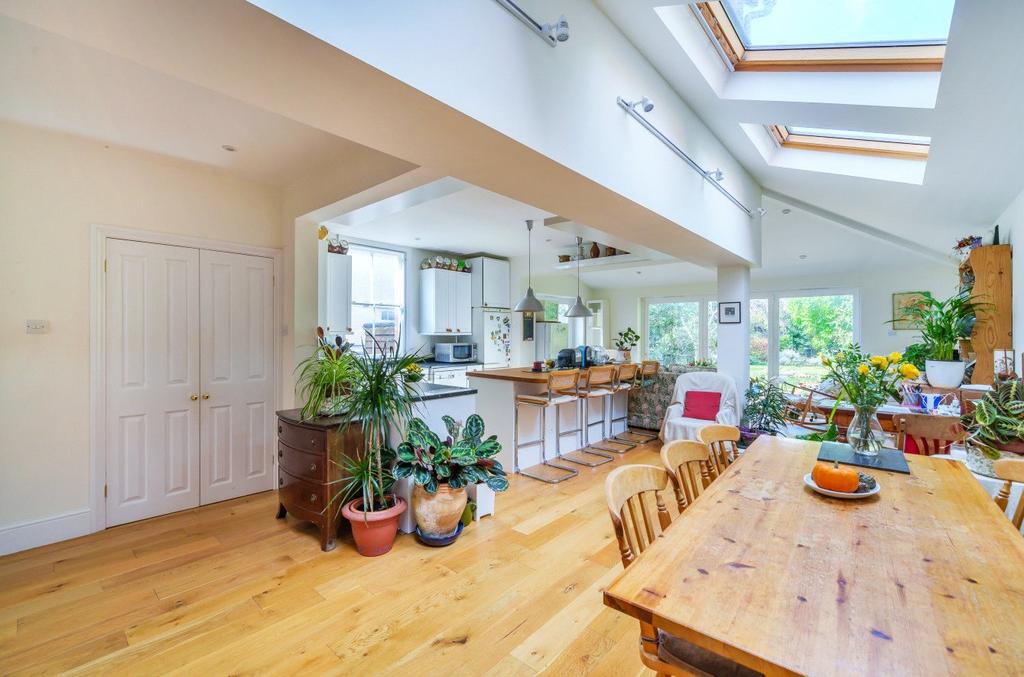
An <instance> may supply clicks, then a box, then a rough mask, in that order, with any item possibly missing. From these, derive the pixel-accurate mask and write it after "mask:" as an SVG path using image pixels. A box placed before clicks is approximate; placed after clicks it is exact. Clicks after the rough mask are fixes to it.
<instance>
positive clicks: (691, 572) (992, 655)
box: [604, 436, 1024, 675]
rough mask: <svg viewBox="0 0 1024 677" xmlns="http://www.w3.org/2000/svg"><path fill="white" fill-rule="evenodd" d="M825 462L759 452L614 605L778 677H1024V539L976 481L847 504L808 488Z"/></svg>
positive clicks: (959, 478) (673, 530)
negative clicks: (810, 475) (1023, 676)
mask: <svg viewBox="0 0 1024 677" xmlns="http://www.w3.org/2000/svg"><path fill="white" fill-rule="evenodd" d="M818 449H819V444H818V443H816V442H803V441H799V440H789V439H784V438H777V437H769V436H762V437H760V438H758V440H757V441H756V442H754V444H752V445H751V446H750V448H749V449H747V451H746V453H744V454H743V455H742V456H741V457H740V458H739V459H738V460H737V461H736V462H735V463H733V464H732V465H731V466H730V467H729V469H728V470H727V471H726V472H725V473H724V474H723V475H722V476H721V477H719V478H718V479H717V480H715V481H713V482H712V483H711V485H710V487H709V488H708V490H707V491H706V492H705V493H704V494H703V495H701V496H700V497H699V498H698V499H697V500H696V501H695V502H694V503H693V504H692V505H690V506H689V507H688V508H687V509H686V510H685V511H684V512H683V513H682V515H680V516H679V517H678V518H676V520H675V521H674V522H673V524H672V525H671V526H669V528H668V529H666V530H665V532H664V534H662V535H661V537H659V538H658V539H657V540H656V542H655V543H654V544H653V545H652V546H651V547H649V548H648V549H647V550H646V551H645V552H644V553H643V554H642V555H641V556H640V557H639V558H638V559H637V560H636V561H635V562H633V564H632V565H630V566H629V568H628V569H626V570H625V571H624V572H623V573H622V574H621V575H620V576H618V577H617V578H616V579H615V580H614V582H612V584H611V585H610V586H608V587H607V589H606V590H605V591H604V603H605V604H606V605H607V606H609V607H611V608H613V609H616V610H618V611H621V612H623V613H626V614H628V615H630V616H633V617H634V618H637V619H639V620H641V621H644V622H647V623H650V624H652V625H654V626H655V627H656V628H659V629H661V630H664V631H665V632H668V633H671V634H674V635H676V636H679V637H682V638H684V639H686V640H689V641H691V642H693V643H695V644H697V645H699V646H702V647H704V648H706V649H708V650H711V651H714V652H715V653H718V654H720V655H723V656H727V657H729V658H730V659H732V660H734V661H736V662H738V663H741V664H743V665H746V666H748V667H751V668H753V669H755V670H759V671H761V672H763V673H765V674H768V675H775V674H779V675H792V674H801V675H881V674H891V675H946V674H965V675H966V674H977V675H1011V674H1014V675H1020V674H1024V536H1022V535H1021V533H1020V532H1018V531H1017V530H1016V529H1014V528H1013V526H1012V525H1011V524H1010V521H1009V520H1008V519H1006V516H1005V515H1003V514H1002V513H1001V512H1000V510H999V509H998V508H997V507H996V505H995V503H994V502H993V500H992V497H991V496H989V495H988V494H987V493H986V492H985V491H984V489H983V488H982V487H981V485H980V484H978V482H977V481H976V480H975V479H974V477H972V476H971V474H970V472H969V471H968V470H967V468H966V467H964V466H963V465H962V464H961V463H958V462H957V461H953V460H948V459H933V458H928V457H925V456H908V457H907V461H908V464H909V466H910V474H909V475H906V474H900V473H891V472H885V471H879V470H872V471H871V473H872V474H873V475H874V476H875V478H876V480H877V481H878V483H879V485H881V490H880V492H879V493H878V494H877V495H875V496H872V497H869V498H865V499H858V500H842V499H835V498H828V497H826V496H822V495H819V494H817V493H815V492H814V491H812V490H811V489H810V488H808V487H806V486H805V485H804V481H803V477H804V475H805V474H806V473H808V472H810V470H811V469H812V467H813V466H814V463H815V460H816V459H817V455H818Z"/></svg>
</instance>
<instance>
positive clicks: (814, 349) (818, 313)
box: [779, 294, 853, 385]
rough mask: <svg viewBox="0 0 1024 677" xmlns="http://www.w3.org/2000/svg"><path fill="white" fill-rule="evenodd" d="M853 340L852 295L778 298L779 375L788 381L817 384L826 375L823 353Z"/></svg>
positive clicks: (839, 347)
mask: <svg viewBox="0 0 1024 677" xmlns="http://www.w3.org/2000/svg"><path fill="white" fill-rule="evenodd" d="M852 341H853V296H852V295H850V294H840V295H835V296H797V297H784V298H780V299H779V377H780V378H781V379H782V380H784V381H786V382H789V383H797V384H804V385H810V384H818V383H820V382H821V381H822V379H823V378H824V377H825V367H824V366H823V365H822V364H821V359H820V357H819V356H820V355H821V354H823V353H824V354H830V353H835V352H837V351H839V350H840V349H841V348H842V347H843V346H846V345H847V344H849V343H851V342H852Z"/></svg>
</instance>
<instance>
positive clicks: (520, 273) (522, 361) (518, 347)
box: [509, 45, 597, 366]
mask: <svg viewBox="0 0 1024 677" xmlns="http://www.w3.org/2000/svg"><path fill="white" fill-rule="evenodd" d="M541 46H542V47H543V45H541ZM509 261H510V264H511V265H510V268H511V275H512V282H511V285H510V290H511V296H512V305H513V306H514V305H515V304H516V303H518V302H519V299H521V298H523V295H524V294H526V287H527V266H526V257H525V256H516V257H513V258H511V259H510V260H509ZM533 291H534V293H535V294H537V295H538V296H543V295H545V294H546V295H550V296H564V297H568V298H576V275H575V274H569V273H559V274H550V273H549V274H544V275H537V274H536V272H535V273H534V275H533ZM580 292H581V294H582V295H583V300H584V301H589V300H592V299H595V298H597V297H596V296H594V295H593V290H591V289H590V287H588V286H587V285H585V284H583V285H580ZM522 337H523V314H522V313H512V351H511V352H512V365H513V366H527V365H529V364H530V363H531V362H533V358H534V346H535V345H536V344H535V342H534V341H523V340H522Z"/></svg>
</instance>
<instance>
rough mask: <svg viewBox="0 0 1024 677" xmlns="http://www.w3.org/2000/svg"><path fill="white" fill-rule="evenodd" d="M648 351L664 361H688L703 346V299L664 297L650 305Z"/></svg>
mask: <svg viewBox="0 0 1024 677" xmlns="http://www.w3.org/2000/svg"><path fill="white" fill-rule="evenodd" d="M645 319H646V331H645V332H644V333H645V335H646V343H645V346H644V348H645V351H644V352H645V354H646V355H647V359H649V360H657V361H658V362H661V363H662V364H665V365H668V364H687V363H689V362H693V361H694V360H696V359H697V356H698V351H699V349H700V302H698V301H675V300H664V301H655V302H650V303H648V304H647V312H646V318H645Z"/></svg>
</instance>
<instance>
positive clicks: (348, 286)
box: [318, 250, 352, 334]
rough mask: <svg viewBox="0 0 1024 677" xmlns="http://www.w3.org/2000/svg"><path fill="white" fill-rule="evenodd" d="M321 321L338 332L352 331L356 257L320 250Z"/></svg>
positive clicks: (332, 331)
mask: <svg viewBox="0 0 1024 677" xmlns="http://www.w3.org/2000/svg"><path fill="white" fill-rule="evenodd" d="M319 287H320V293H319V295H318V298H319V304H318V306H319V307H318V311H319V312H318V314H319V316H320V318H319V323H320V326H321V327H323V328H324V329H325V330H327V331H328V332H331V333H334V334H350V333H352V257H351V256H349V255H348V254H331V253H328V252H327V251H326V250H325V251H322V252H321V254H320V267H319Z"/></svg>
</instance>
